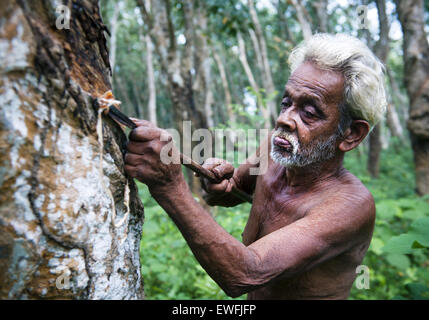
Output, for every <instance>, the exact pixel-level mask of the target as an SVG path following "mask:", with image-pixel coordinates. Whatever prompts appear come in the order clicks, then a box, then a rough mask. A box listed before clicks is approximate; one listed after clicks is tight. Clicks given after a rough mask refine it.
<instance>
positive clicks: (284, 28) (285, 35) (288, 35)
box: [277, 0, 296, 46]
mask: <svg viewBox="0 0 429 320" xmlns="http://www.w3.org/2000/svg"><path fill="white" fill-rule="evenodd" d="M285 11H286V4H285V2H284V0H277V16H278V20H279V25H280V34H281V37H282V39H284V40H289V41H290V43H291V44H292V45H293V46H295V44H296V41H295V37H294V35H293V33H292V32H291V31H290V28H289V27H288V23H287V21H286V17H285Z"/></svg>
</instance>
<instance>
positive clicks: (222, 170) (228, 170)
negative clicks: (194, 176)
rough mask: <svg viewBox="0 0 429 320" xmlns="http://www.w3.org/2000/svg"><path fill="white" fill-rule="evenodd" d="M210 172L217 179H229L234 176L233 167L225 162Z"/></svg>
mask: <svg viewBox="0 0 429 320" xmlns="http://www.w3.org/2000/svg"><path fill="white" fill-rule="evenodd" d="M212 171H213V173H214V174H215V175H216V177H218V178H219V179H229V178H231V177H232V176H233V174H234V166H233V165H232V164H230V163H229V162H226V161H225V162H223V163H221V164H219V165H218V166H216V167H215V168H213V170H212Z"/></svg>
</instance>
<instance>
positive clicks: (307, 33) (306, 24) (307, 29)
mask: <svg viewBox="0 0 429 320" xmlns="http://www.w3.org/2000/svg"><path fill="white" fill-rule="evenodd" d="M289 1H290V2H291V3H292V5H293V6H294V7H295V10H296V16H297V18H298V23H299V25H300V26H301V29H302V36H303V38H304V40H308V39H310V38H311V36H312V32H311V17H310V15H309V14H308V11H307V9H306V8H305V6H304V4H303V3H302V2H301V0H289Z"/></svg>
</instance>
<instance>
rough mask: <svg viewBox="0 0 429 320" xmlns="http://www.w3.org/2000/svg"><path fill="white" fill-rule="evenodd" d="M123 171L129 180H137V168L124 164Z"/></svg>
mask: <svg viewBox="0 0 429 320" xmlns="http://www.w3.org/2000/svg"><path fill="white" fill-rule="evenodd" d="M124 170H125V172H126V173H127V174H128V175H129V176H130V177H131V178H137V175H138V170H137V167H135V166H132V165H130V164H125V166H124Z"/></svg>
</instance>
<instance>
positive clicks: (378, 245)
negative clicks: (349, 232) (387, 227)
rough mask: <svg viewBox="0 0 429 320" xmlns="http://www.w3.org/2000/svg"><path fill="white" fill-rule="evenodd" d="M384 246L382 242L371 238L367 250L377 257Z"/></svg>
mask: <svg viewBox="0 0 429 320" xmlns="http://www.w3.org/2000/svg"><path fill="white" fill-rule="evenodd" d="M383 246H384V242H383V240H381V239H379V238H373V239H372V241H371V245H370V246H369V250H371V251H372V252H374V253H375V254H377V255H380V254H381V253H382V250H381V249H382V248H383Z"/></svg>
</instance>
